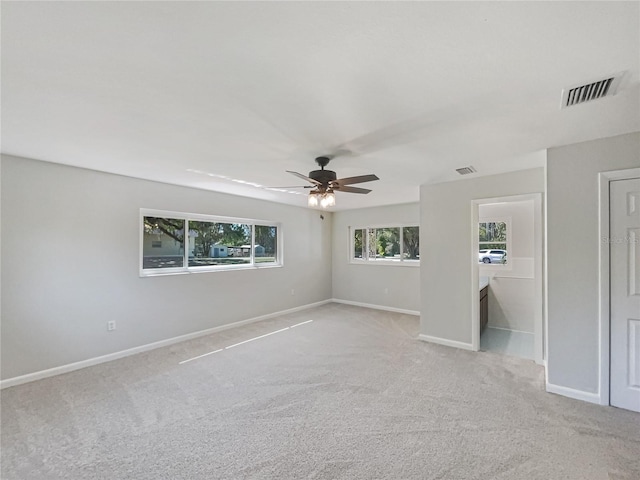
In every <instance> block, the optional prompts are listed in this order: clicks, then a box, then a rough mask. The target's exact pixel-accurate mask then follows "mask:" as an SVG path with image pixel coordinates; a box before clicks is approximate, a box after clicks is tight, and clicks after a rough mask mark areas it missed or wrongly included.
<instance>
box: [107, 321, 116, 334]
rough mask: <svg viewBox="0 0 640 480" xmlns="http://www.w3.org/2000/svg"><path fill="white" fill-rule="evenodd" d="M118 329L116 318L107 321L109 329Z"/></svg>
mask: <svg viewBox="0 0 640 480" xmlns="http://www.w3.org/2000/svg"><path fill="white" fill-rule="evenodd" d="M115 329H116V321H115V320H110V321H108V322H107V331H109V332H110V331H112V330H115Z"/></svg>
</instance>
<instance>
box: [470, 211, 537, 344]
mask: <svg viewBox="0 0 640 480" xmlns="http://www.w3.org/2000/svg"><path fill="white" fill-rule="evenodd" d="M478 216H479V218H480V221H482V220H483V219H500V218H508V219H510V220H511V227H510V232H511V233H510V239H511V244H510V247H509V252H508V255H507V258H508V264H507V265H485V264H480V266H479V271H480V275H481V276H487V277H490V287H489V326H493V327H500V328H508V329H510V330H519V331H521V332H529V333H533V332H534V318H535V283H534V282H535V280H534V254H535V251H534V202H533V200H526V201H517V202H506V203H496V204H490V205H480V206H479V207H478Z"/></svg>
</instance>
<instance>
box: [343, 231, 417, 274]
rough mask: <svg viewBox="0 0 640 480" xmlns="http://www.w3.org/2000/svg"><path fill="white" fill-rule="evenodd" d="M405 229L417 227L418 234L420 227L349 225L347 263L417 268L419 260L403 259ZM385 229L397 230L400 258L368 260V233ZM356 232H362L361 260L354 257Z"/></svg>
mask: <svg viewBox="0 0 640 480" xmlns="http://www.w3.org/2000/svg"><path fill="white" fill-rule="evenodd" d="M407 227H417V228H418V232H419V231H420V230H419V229H420V225H419V224H416V223H383V224H376V225H371V224H370V225H368V226H360V225H351V226H349V227H348V232H349V250H348V254H349V263H350V264H352V265H385V266H391V265H393V266H396V267H419V266H420V259H419V258H418V259H405V258H403V257H404V241H403V240H404V229H405V228H407ZM386 228H398V229H399V230H400V232H399V233H400V234H399V237H398V243H399V245H400V254H399V255H400V257H399V258H398V259H394V260H387V259H380V258H369V231H370V230H381V229H386ZM356 230H364V233H363V235H362V237H363V240H364V249H363V250H364V252H363V253H364V256H363V258H356V257H355V256H354V253H355V231H356Z"/></svg>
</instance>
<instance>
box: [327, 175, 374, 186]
mask: <svg viewBox="0 0 640 480" xmlns="http://www.w3.org/2000/svg"><path fill="white" fill-rule="evenodd" d="M374 180H380V179H379V178H378V176H377V175H373V174H371V175H360V176H357V177H347V178H339V179H337V180H334V181H333V182H331V183H337V184H338V185H353V184H354V183H364V182H373V181H374Z"/></svg>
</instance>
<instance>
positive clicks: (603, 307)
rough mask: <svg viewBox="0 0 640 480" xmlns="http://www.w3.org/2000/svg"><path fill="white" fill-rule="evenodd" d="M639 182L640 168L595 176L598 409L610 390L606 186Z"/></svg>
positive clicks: (609, 276)
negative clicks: (598, 241) (597, 224)
mask: <svg viewBox="0 0 640 480" xmlns="http://www.w3.org/2000/svg"><path fill="white" fill-rule="evenodd" d="M632 178H640V168H627V169H625V170H611V171H607V172H600V173H598V187H599V196H598V204H599V207H600V215H599V223H600V225H599V228H598V238H599V240H600V251H599V252H598V265H599V268H598V283H599V285H600V288H599V304H600V311H599V313H598V323H599V334H600V342H599V343H600V370H599V372H598V390H599V391H598V395H599V397H600V405H610V397H609V389H610V388H611V371H610V358H611V357H610V355H611V349H610V342H611V298H610V288H611V285H610V283H611V282H610V278H611V265H610V261H609V254H610V246H611V244H610V242H609V241H608V239H609V236H610V230H609V218H610V212H611V207H610V202H609V193H610V183H611V182H612V181H615V180H631V179H632Z"/></svg>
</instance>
